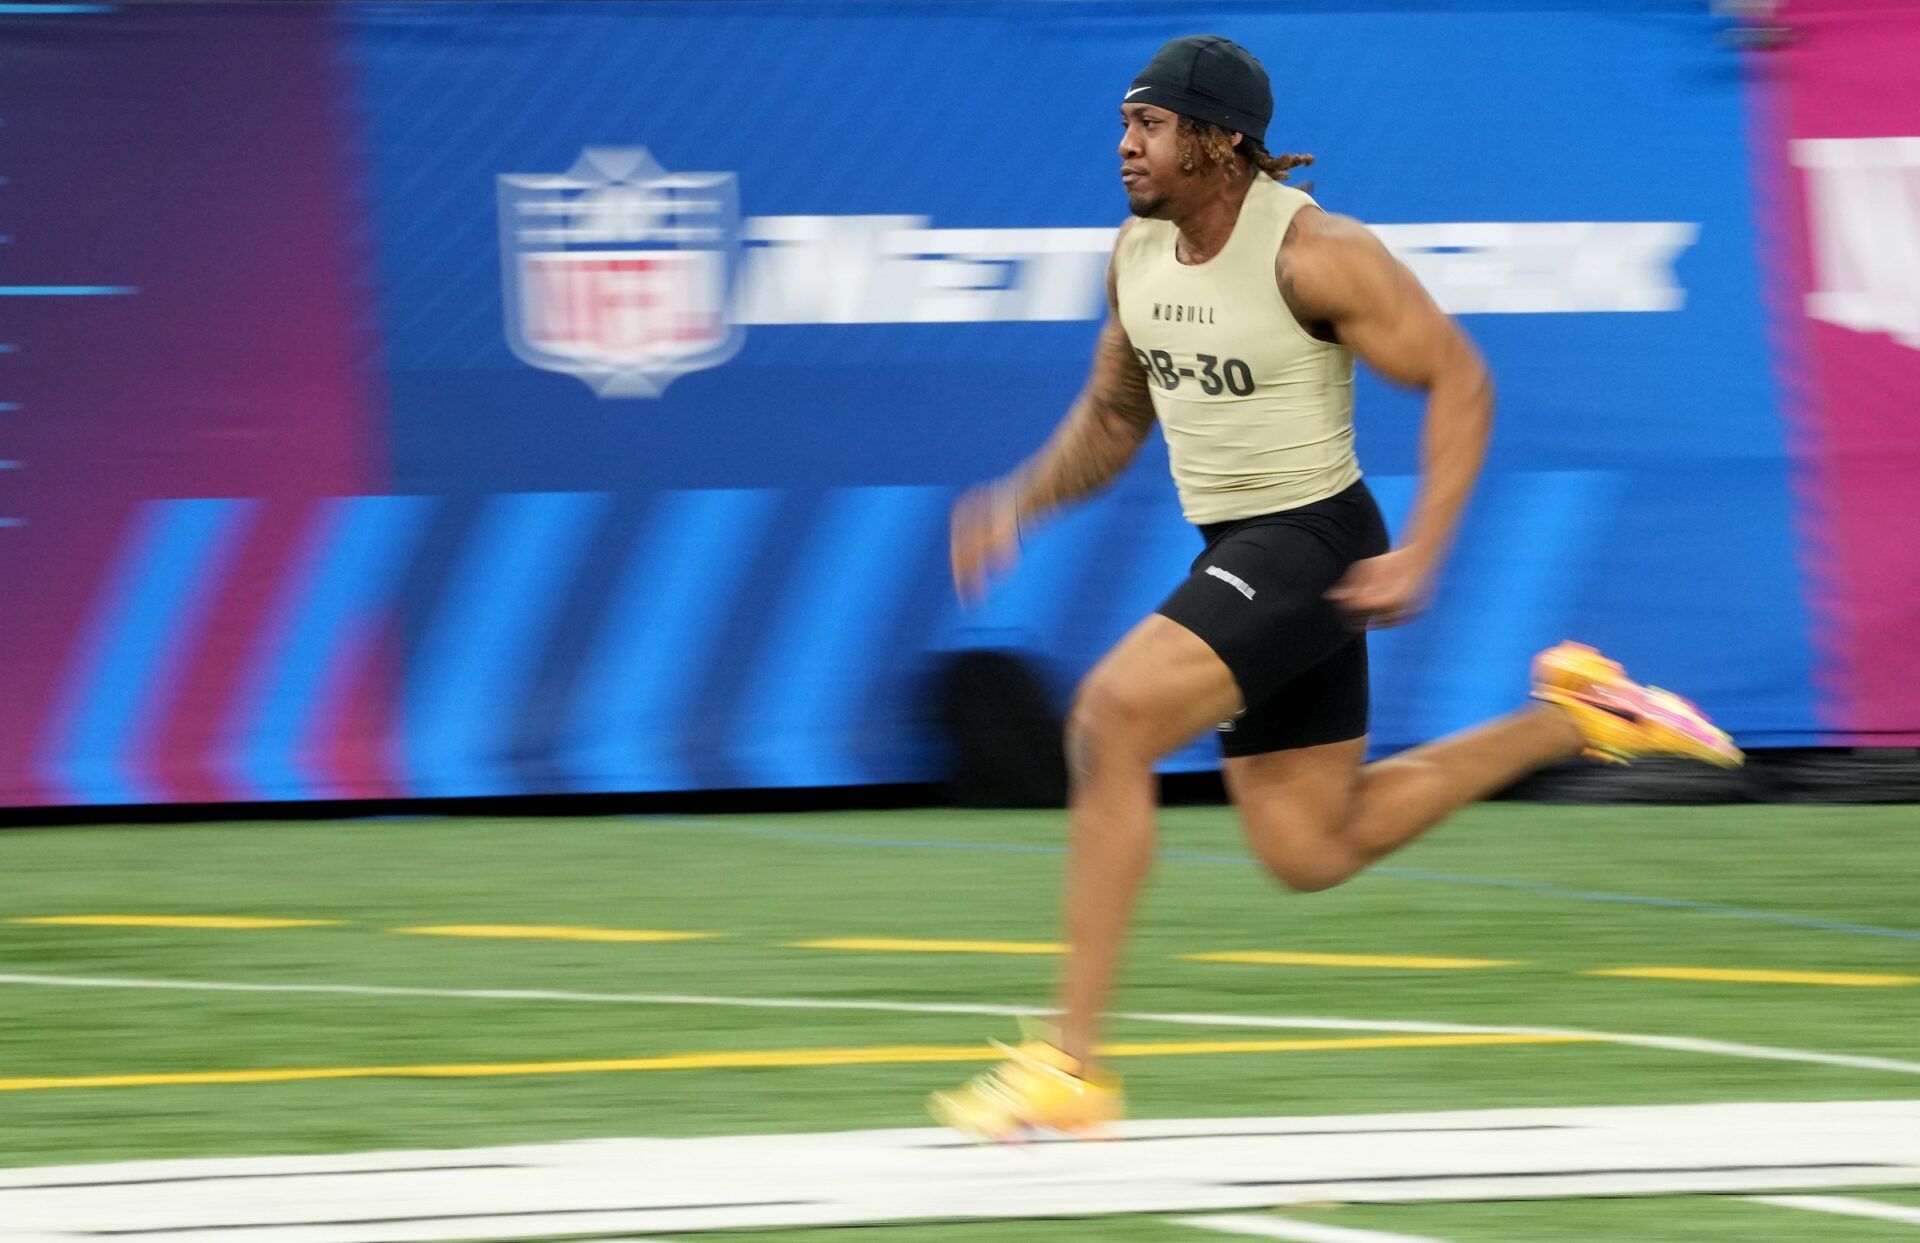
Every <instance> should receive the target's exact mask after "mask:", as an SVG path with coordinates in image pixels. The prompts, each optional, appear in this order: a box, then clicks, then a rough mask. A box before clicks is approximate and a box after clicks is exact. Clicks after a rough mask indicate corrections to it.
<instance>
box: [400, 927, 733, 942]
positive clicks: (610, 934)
mask: <svg viewBox="0 0 1920 1243" xmlns="http://www.w3.org/2000/svg"><path fill="white" fill-rule="evenodd" d="M387 931H388V932H399V933H405V934H406V935H408V936H416V937H501V938H506V939H509V940H525V941H698V940H701V939H703V938H706V937H717V936H720V935H721V934H720V933H718V932H661V931H656V930H653V929H648V928H561V927H550V926H545V925H541V924H435V925H428V926H423V927H418V928H389V929H387Z"/></svg>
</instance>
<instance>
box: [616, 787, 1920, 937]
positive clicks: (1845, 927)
mask: <svg viewBox="0 0 1920 1243" xmlns="http://www.w3.org/2000/svg"><path fill="white" fill-rule="evenodd" d="M630 819H633V820H638V821H641V822H643V823H647V824H658V825H665V826H668V827H671V828H684V829H701V830H705V831H708V832H711V831H714V830H719V831H721V832H725V833H734V834H739V835H741V836H745V837H764V838H768V839H770V840H773V841H790V842H808V843H812V844H814V845H820V846H869V847H874V848H882V849H908V850H971V851H980V852H985V853H989V854H1020V855H1063V854H1065V853H1066V852H1067V848H1066V847H1065V846H1035V845H1027V844H1024V843H1020V842H949V841H914V840H899V839H890V838H878V837H850V836H845V835H842V834H836V833H807V832H803V831H801V830H799V829H777V828H764V827H761V826H759V825H748V824H726V823H721V822H716V821H711V820H693V819H688V818H686V817H681V816H633V817H630ZM1155 858H1159V859H1166V860H1168V861H1170V862H1175V863H1229V864H1234V865H1236V866H1240V867H1254V866H1258V860H1256V859H1254V858H1252V857H1251V856H1249V855H1216V854H1207V853H1204V852H1201V851H1193V850H1162V851H1159V852H1158V853H1157V854H1156V855H1155ZM1367 871H1368V872H1369V873H1370V874H1372V875H1375V876H1385V877H1390V878H1392V879H1394V880H1411V881H1424V882H1428V883H1431V884H1438V885H1472V886H1477V887H1479V888H1483V889H1507V890H1511V891H1513V892H1515V893H1525V894H1531V895H1532V896H1534V897H1539V898H1560V899H1564V900H1567V901H1573V902H1609V903H1613V904H1615V905H1619V906H1651V907H1659V908H1662V909H1665V910H1675V911H1693V912H1695V913H1696V914H1701V915H1718V916H1720V917H1721V918H1723V919H1740V920H1746V921H1747V922H1749V923H1757V924H1778V925H1780V926H1783V927H1788V928H1811V929H1814V930H1816V931H1820V932H1845V933H1852V934H1854V935H1856V936H1868V937H1890V938H1892V939H1894V940H1899V941H1920V928H1885V927H1882V926H1880V925H1879V924H1855V923H1847V922H1845V921H1842V920H1834V919H1818V918H1815V917H1813V916H1809V915H1788V914H1785V913H1783V912H1780V911H1761V910H1755V909H1753V908H1752V907H1745V906H1728V905H1726V904H1725V903H1721V902H1702V901H1698V900H1696V899H1692V898H1650V897H1645V896H1642V895H1639V894H1630V893H1607V892H1605V891H1603V890H1596V889H1575V888H1573V887H1571V886H1568V885H1555V884H1551V883H1545V882H1541V881H1531V880H1513V879H1510V878H1508V877H1504V876H1460V875H1457V874H1455V873H1452V872H1428V871H1424V870H1422V869H1420V868H1397V867H1384V866H1382V867H1372V868H1368V869H1367Z"/></svg>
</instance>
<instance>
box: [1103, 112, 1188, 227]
mask: <svg viewBox="0 0 1920 1243" xmlns="http://www.w3.org/2000/svg"><path fill="white" fill-rule="evenodd" d="M1120 124H1121V126H1122V127H1123V128H1122V129H1121V131H1120V184H1121V185H1123V186H1125V187H1126V190H1127V210H1129V211H1131V212H1132V213H1133V214H1134V215H1136V216H1157V215H1159V214H1160V213H1161V212H1163V211H1165V210H1166V206H1167V203H1168V201H1169V198H1170V196H1172V195H1173V194H1175V193H1177V192H1178V190H1179V188H1180V185H1181V182H1182V181H1184V180H1185V179H1186V178H1187V177H1190V176H1192V174H1190V173H1185V172H1182V171H1181V169H1180V150H1179V140H1178V138H1177V137H1176V135H1177V134H1178V133H1179V131H1180V118H1179V116H1178V115H1177V114H1175V113H1172V112H1168V111H1167V110H1166V109H1165V108H1156V107H1154V106H1153V105H1152V104H1122V105H1121V106H1120Z"/></svg>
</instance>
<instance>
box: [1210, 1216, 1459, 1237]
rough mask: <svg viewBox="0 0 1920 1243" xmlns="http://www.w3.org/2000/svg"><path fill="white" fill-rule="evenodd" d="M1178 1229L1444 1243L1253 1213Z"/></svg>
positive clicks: (1411, 1235) (1270, 1235)
mask: <svg viewBox="0 0 1920 1243" xmlns="http://www.w3.org/2000/svg"><path fill="white" fill-rule="evenodd" d="M1173 1224H1174V1225H1176V1226H1192V1227H1194V1228H1195V1229H1197V1230H1214V1231H1218V1232H1219V1233H1221V1234H1241V1235H1250V1236H1251V1237H1253V1238H1256V1239H1292V1240H1295V1243H1443V1241H1442V1240H1439V1239H1435V1238H1432V1237H1430V1236H1428V1235H1424V1234H1388V1233H1386V1232H1384V1231H1380V1230H1355V1229H1353V1228H1352V1227H1350V1226H1324V1225H1321V1224H1319V1223H1318V1222H1311V1221H1298V1220H1296V1219H1294V1218H1291V1217H1270V1216H1265V1215H1256V1214H1253V1213H1223V1214H1220V1215H1218V1216H1212V1217H1176V1218H1174V1219H1173Z"/></svg>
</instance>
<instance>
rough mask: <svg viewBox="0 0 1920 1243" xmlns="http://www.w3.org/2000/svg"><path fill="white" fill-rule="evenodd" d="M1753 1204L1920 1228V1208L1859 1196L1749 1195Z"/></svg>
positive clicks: (1749, 1199) (1748, 1198)
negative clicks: (1867, 1218) (1870, 1219)
mask: <svg viewBox="0 0 1920 1243" xmlns="http://www.w3.org/2000/svg"><path fill="white" fill-rule="evenodd" d="M1747 1200H1748V1201H1749V1202H1750V1203H1753V1204H1771V1205H1774V1206H1775V1207H1776V1208H1799V1209H1806V1210H1807V1211H1808V1212H1810V1213H1836V1214H1838V1215H1840V1216H1842V1217H1871V1218H1873V1219H1875V1220H1876V1221H1897V1222H1900V1223H1901V1224H1903V1225H1908V1226H1920V1208H1908V1207H1907V1206H1906V1205H1904V1204H1883V1203H1881V1202H1880V1201H1879V1200H1863V1199H1860V1198H1859V1197H1858V1196H1748V1197H1747Z"/></svg>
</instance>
